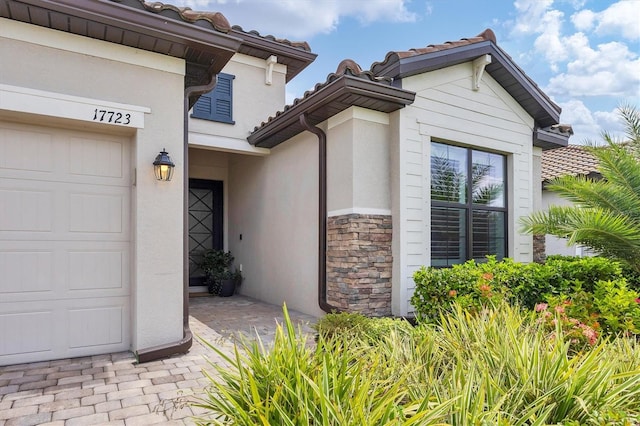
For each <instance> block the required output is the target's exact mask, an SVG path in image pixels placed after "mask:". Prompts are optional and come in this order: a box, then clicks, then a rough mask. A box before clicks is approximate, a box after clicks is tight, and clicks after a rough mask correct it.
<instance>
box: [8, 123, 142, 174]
mask: <svg viewBox="0 0 640 426" xmlns="http://www.w3.org/2000/svg"><path fill="white" fill-rule="evenodd" d="M128 150H129V141H128V139H127V138H123V137H115V136H111V135H100V134H90V133H84V132H77V131H73V130H65V129H55V128H47V127H37V126H30V125H26V124H19V123H7V122H0V177H2V178H17V179H30V180H32V179H38V180H46V181H51V182H66V183H88V184H96V185H120V186H128V185H130V184H131V163H130V155H129V151H128Z"/></svg>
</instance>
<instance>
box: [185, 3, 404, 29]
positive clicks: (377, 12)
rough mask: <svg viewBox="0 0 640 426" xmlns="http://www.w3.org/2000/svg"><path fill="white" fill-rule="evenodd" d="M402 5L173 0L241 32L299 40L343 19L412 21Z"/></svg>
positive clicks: (364, 22)
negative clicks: (212, 13) (220, 18)
mask: <svg viewBox="0 0 640 426" xmlns="http://www.w3.org/2000/svg"><path fill="white" fill-rule="evenodd" d="M406 3H407V0H368V1H367V3H366V7H363V4H362V2H360V1H353V0H348V1H344V0H326V1H323V2H322V3H318V2H317V1H314V0H177V4H178V5H180V6H188V7H191V8H192V9H194V10H215V11H219V12H222V14H223V15H225V17H226V18H227V19H228V20H229V22H230V23H231V25H240V26H242V28H243V29H245V30H254V29H258V30H259V31H260V33H261V34H272V33H273V34H277V35H278V36H279V37H285V36H286V37H296V38H301V39H304V38H309V37H311V36H313V35H315V34H319V33H330V32H331V31H333V30H334V29H335V28H336V27H337V26H338V24H339V22H340V19H342V18H345V17H352V18H354V19H357V20H358V21H359V22H360V23H361V24H363V25H366V24H370V23H372V22H376V21H386V22H413V21H415V20H416V19H417V15H416V14H414V13H413V12H410V11H409V9H408V8H407V6H406ZM249 11H250V13H248V12H249Z"/></svg>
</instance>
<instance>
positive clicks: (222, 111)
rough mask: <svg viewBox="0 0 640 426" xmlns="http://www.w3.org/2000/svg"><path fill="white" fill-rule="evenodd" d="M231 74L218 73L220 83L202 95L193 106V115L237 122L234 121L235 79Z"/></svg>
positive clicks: (206, 118)
mask: <svg viewBox="0 0 640 426" xmlns="http://www.w3.org/2000/svg"><path fill="white" fill-rule="evenodd" d="M234 78H236V77H235V76H233V75H231V74H225V73H220V74H218V84H216V87H215V88H214V89H213V90H212V91H211V92H209V93H206V94H204V95H202V96H200V99H198V102H196V104H195V105H194V106H193V113H192V114H191V117H193V118H202V119H204V120H212V121H220V122H222V123H230V124H235V121H233V79H234Z"/></svg>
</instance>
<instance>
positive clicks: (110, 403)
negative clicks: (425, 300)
mask: <svg viewBox="0 0 640 426" xmlns="http://www.w3.org/2000/svg"><path fill="white" fill-rule="evenodd" d="M190 314H191V316H190V321H189V324H190V327H191V331H192V332H193V333H194V335H197V336H200V337H201V338H203V339H205V340H207V341H209V342H214V343H215V344H216V346H217V347H220V348H223V350H225V351H228V353H229V354H231V353H232V348H233V346H232V344H231V340H232V339H230V337H232V336H233V335H235V333H236V332H240V333H242V334H244V335H247V336H254V335H255V334H254V333H255V332H256V331H257V333H258V335H259V336H260V338H261V340H262V341H263V342H264V343H266V344H268V343H270V342H271V341H272V339H273V335H274V333H275V329H276V321H277V320H280V321H281V320H282V308H281V307H280V306H274V305H269V304H266V303H261V302H258V301H256V300H253V299H251V298H248V297H244V296H238V295H236V296H232V297H230V298H219V297H197V298H191V300H190ZM289 314H290V316H291V318H292V320H294V322H296V323H298V324H300V325H301V327H302V328H303V330H304V331H309V332H311V329H310V327H309V324H312V323H313V322H315V318H314V317H311V316H308V315H304V314H301V313H298V312H295V311H290V312H289ZM205 355H206V357H207V358H208V359H209V360H210V361H211V362H214V363H220V362H222V360H221V359H220V357H219V356H217V355H216V354H215V353H213V352H212V351H211V350H209V349H207V348H206V347H205V346H204V345H203V344H202V343H201V342H200V341H199V339H194V343H193V346H192V348H191V350H190V351H189V353H188V354H185V355H181V356H176V357H172V358H168V359H164V360H160V361H153V362H149V363H146V364H139V365H138V364H136V363H135V358H134V356H133V354H131V353H130V352H121V353H114V354H107V355H97V356H91V357H83V358H72V359H63V360H56V361H46V362H38V363H30V364H20V365H11V366H5V367H0V426H10V425H40V424H42V425H56V426H62V425H82V426H84V425H93V424H105V425H126V426H130V425H149V424H167V425H185V424H187V425H190V424H194V421H193V420H192V419H191V417H192V416H194V415H202V414H203V411H202V410H199V409H197V408H196V407H191V406H188V405H185V404H184V403H185V402H187V401H189V400H193V399H194V398H196V397H198V396H199V395H202V391H203V388H204V387H205V386H206V385H207V383H208V382H207V379H205V378H204V375H203V373H202V371H203V369H206V370H207V371H211V367H210V366H209V365H208V363H207V360H206V358H205Z"/></svg>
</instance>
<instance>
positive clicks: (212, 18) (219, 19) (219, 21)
mask: <svg viewBox="0 0 640 426" xmlns="http://www.w3.org/2000/svg"><path fill="white" fill-rule="evenodd" d="M139 1H140V3H141V4H142V6H144V8H145V9H146V10H148V11H150V12H154V13H163V12H165V11H171V12H175V13H176V14H177V15H178V16H179V17H180V19H182V20H183V21H185V22H189V23H195V22H196V21H200V20H202V21H206V22H208V23H209V24H211V27H212V28H213V29H214V30H216V31H220V32H222V33H228V32H229V31H230V30H231V25H230V24H229V21H227V18H225V16H224V15H223V14H222V13H220V12H197V11H194V10H191V8H189V7H178V6H174V5H172V4H164V3H161V2H158V1H154V2H148V1H145V0H139Z"/></svg>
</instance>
